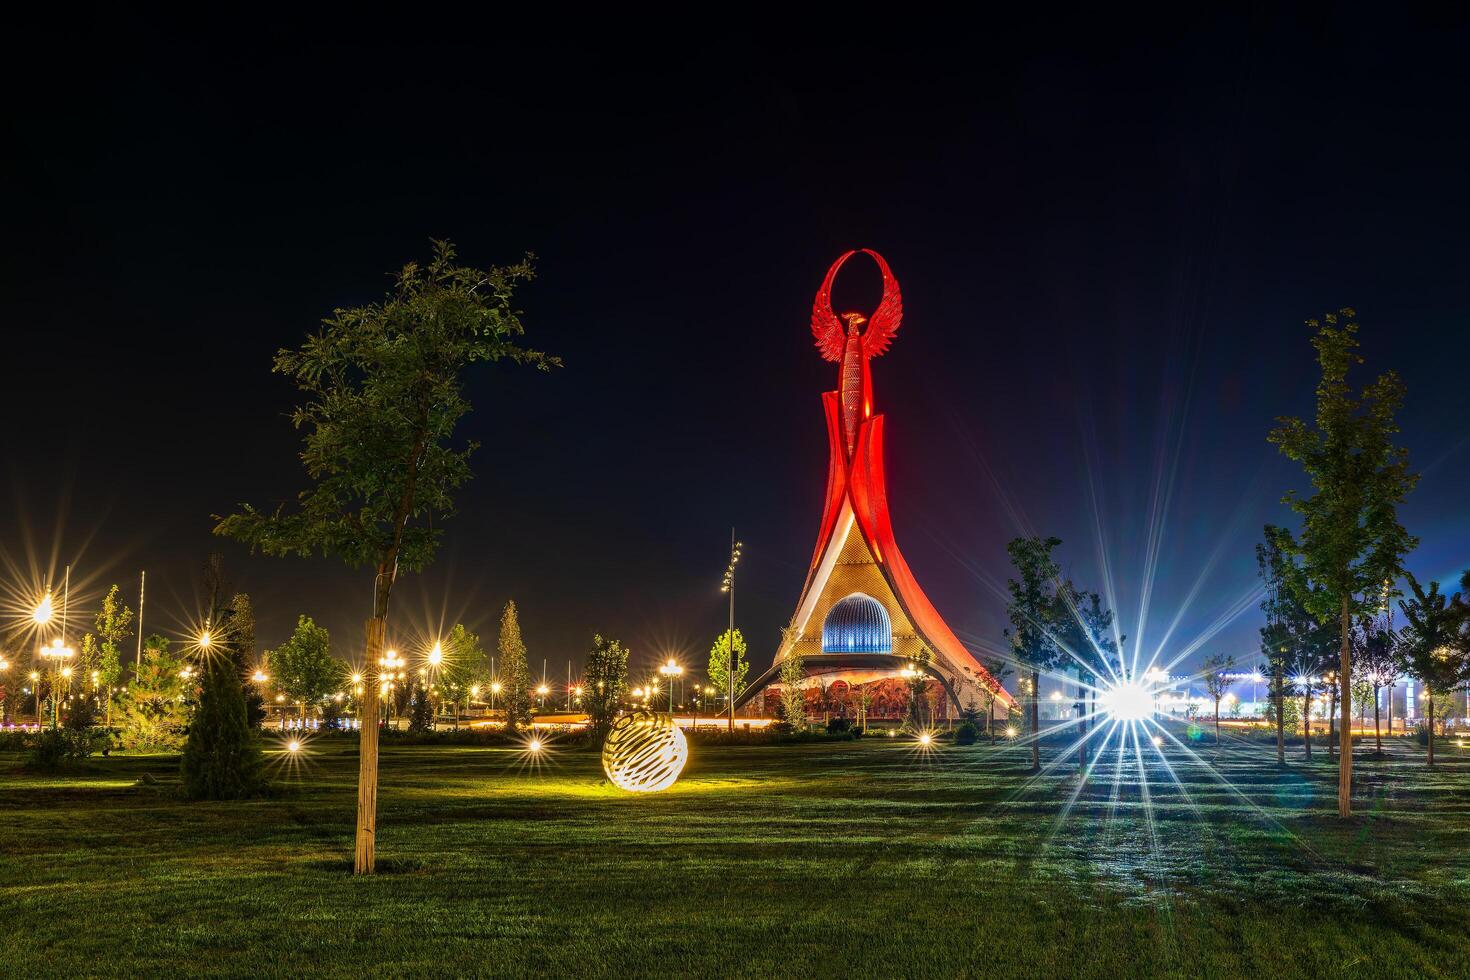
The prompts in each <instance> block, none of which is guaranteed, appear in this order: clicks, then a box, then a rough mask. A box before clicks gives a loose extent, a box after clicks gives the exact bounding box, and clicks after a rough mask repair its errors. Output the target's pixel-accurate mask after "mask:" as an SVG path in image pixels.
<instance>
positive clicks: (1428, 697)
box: [1424, 684, 1434, 769]
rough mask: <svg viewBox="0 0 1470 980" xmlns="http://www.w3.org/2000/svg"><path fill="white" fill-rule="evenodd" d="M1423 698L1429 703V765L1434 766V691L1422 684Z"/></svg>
mask: <svg viewBox="0 0 1470 980" xmlns="http://www.w3.org/2000/svg"><path fill="white" fill-rule="evenodd" d="M1424 700H1425V702H1426V703H1428V705H1429V727H1428V731H1429V766H1430V768H1431V769H1432V768H1434V692H1433V691H1431V690H1430V689H1429V685H1428V684H1425V685H1424Z"/></svg>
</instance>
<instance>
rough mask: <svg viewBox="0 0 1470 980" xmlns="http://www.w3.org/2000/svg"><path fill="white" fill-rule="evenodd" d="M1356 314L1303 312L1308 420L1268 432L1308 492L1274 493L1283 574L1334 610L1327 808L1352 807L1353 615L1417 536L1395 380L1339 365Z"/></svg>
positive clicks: (1306, 597)
mask: <svg viewBox="0 0 1470 980" xmlns="http://www.w3.org/2000/svg"><path fill="white" fill-rule="evenodd" d="M1356 317H1357V314H1356V313H1355V312H1354V311H1353V310H1351V309H1346V308H1345V309H1342V310H1340V311H1339V312H1338V313H1336V314H1333V313H1329V314H1327V315H1326V316H1325V317H1323V319H1322V321H1321V322H1319V321H1317V320H1308V321H1307V325H1308V326H1309V327H1311V328H1312V329H1313V330H1314V331H1316V335H1315V336H1314V337H1313V338H1312V346H1313V347H1314V348H1316V351H1317V363H1318V364H1319V365H1320V367H1321V370H1322V378H1321V381H1320V382H1319V383H1318V385H1317V392H1316V394H1317V412H1316V416H1315V418H1314V419H1313V420H1312V422H1310V423H1309V422H1307V421H1305V420H1303V419H1299V418H1288V417H1280V418H1278V419H1277V420H1276V421H1277V423H1278V424H1277V427H1276V428H1275V429H1273V430H1271V433H1270V435H1269V437H1268V438H1269V440H1270V441H1271V442H1272V443H1274V444H1275V445H1276V446H1277V448H1279V449H1280V450H1281V452H1282V453H1283V454H1284V455H1285V456H1287V457H1288V458H1289V459H1292V460H1294V461H1296V462H1298V463H1300V464H1301V466H1302V470H1303V471H1304V473H1305V475H1306V476H1307V478H1308V479H1309V480H1310V481H1311V484H1312V488H1313V491H1314V492H1313V493H1312V495H1311V496H1307V497H1303V496H1300V495H1298V494H1297V493H1296V492H1295V491H1291V492H1288V493H1287V494H1286V496H1285V498H1284V502H1285V503H1287V504H1288V505H1290V507H1291V508H1292V510H1294V511H1295V512H1296V513H1297V514H1299V515H1301V519H1302V526H1301V531H1300V534H1299V536H1298V537H1297V538H1296V539H1292V538H1291V537H1290V536H1286V537H1285V538H1284V541H1285V542H1286V544H1287V547H1286V550H1287V551H1288V552H1289V553H1290V554H1292V555H1293V556H1294V558H1296V559H1297V560H1298V561H1299V562H1300V572H1301V574H1300V575H1294V576H1292V577H1291V579H1290V581H1291V583H1292V584H1293V587H1294V588H1296V590H1297V591H1298V592H1299V593H1300V595H1301V598H1302V601H1303V602H1304V603H1305V604H1306V605H1307V606H1308V608H1310V609H1311V610H1312V612H1313V613H1314V614H1315V615H1316V616H1317V618H1318V619H1319V620H1326V619H1330V618H1333V617H1335V618H1336V619H1337V634H1338V645H1339V657H1338V659H1339V664H1338V668H1337V678H1338V683H1339V689H1338V700H1339V703H1340V706H1341V709H1342V731H1341V733H1340V734H1341V739H1342V764H1341V767H1340V768H1339V771H1338V782H1337V813H1338V816H1341V817H1348V816H1351V815H1352V770H1353V740H1352V723H1351V718H1352V689H1351V683H1352V645H1351V634H1352V626H1353V619H1354V617H1356V616H1358V615H1362V614H1365V613H1369V612H1371V611H1372V610H1373V609H1374V608H1376V607H1377V606H1378V605H1379V600H1378V597H1379V596H1381V594H1382V591H1383V588H1384V583H1385V582H1393V581H1394V580H1395V579H1397V577H1398V576H1399V575H1400V574H1401V573H1402V571H1403V559H1404V556H1405V555H1406V554H1408V553H1409V552H1410V551H1412V550H1413V549H1414V547H1415V546H1416V545H1417V543H1418V541H1417V539H1415V538H1414V537H1412V536H1411V535H1410V534H1409V533H1408V532H1407V531H1406V530H1404V527H1403V525H1401V524H1400V523H1399V521H1398V505H1399V504H1401V503H1403V501H1404V499H1405V497H1407V496H1408V494H1409V491H1411V490H1412V489H1413V488H1414V485H1415V484H1416V483H1417V482H1418V480H1419V477H1418V476H1417V475H1416V474H1413V473H1410V472H1409V457H1408V451H1407V450H1405V449H1400V448H1398V447H1396V446H1394V444H1393V437H1394V435H1395V434H1396V433H1397V432H1398V423H1397V422H1396V421H1395V419H1394V416H1395V415H1396V414H1397V413H1398V410H1399V408H1400V406H1402V404H1403V400H1404V384H1403V382H1402V381H1401V380H1400V379H1399V376H1398V374H1397V373H1396V372H1394V371H1388V372H1386V373H1384V374H1382V375H1380V376H1379V377H1378V378H1377V379H1376V380H1374V381H1373V382H1372V383H1370V384H1369V385H1368V386H1367V387H1365V388H1364V389H1363V390H1362V391H1361V392H1360V393H1354V392H1353V390H1352V388H1351V386H1350V385H1349V383H1348V372H1349V370H1350V369H1351V367H1352V366H1353V365H1354V364H1361V363H1362V362H1363V358H1362V357H1361V356H1360V355H1359V354H1358V353H1357V348H1358V346H1359V344H1358V340H1357V332H1358V324H1357V322H1356Z"/></svg>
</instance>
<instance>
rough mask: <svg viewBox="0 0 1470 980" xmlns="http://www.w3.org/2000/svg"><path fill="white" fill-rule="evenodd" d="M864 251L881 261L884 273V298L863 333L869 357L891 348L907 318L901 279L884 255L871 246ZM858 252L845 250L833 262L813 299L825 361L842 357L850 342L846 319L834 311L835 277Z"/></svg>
mask: <svg viewBox="0 0 1470 980" xmlns="http://www.w3.org/2000/svg"><path fill="white" fill-rule="evenodd" d="M863 251H864V252H865V253H867V254H868V255H870V256H872V258H873V261H874V262H876V263H878V271H879V273H881V274H882V276H883V299H882V300H880V301H879V303H878V308H877V309H876V310H874V311H873V315H872V316H871V317H870V318H869V320H868V329H867V330H866V331H864V333H863V336H862V350H863V358H864V359H868V358H873V357H877V356H878V355H879V354H882V353H883V352H884V351H886V350H888V345H889V344H890V343H891V342H892V340H893V335H894V334H895V333H897V332H898V325H899V323H901V322H902V321H903V296H902V294H901V293H900V292H899V288H898V280H897V279H896V278H894V275H893V272H892V271H891V270H890V269H889V268H888V263H887V262H886V261H884V259H883V256H881V255H879V254H878V253H877V252H875V251H873V250H872V249H871V248H865V249H863ZM856 254H857V253H856V252H855V251H850V252H844V253H843V254H842V255H840V256H839V257H838V259H837V261H836V262H833V263H832V267H831V268H830V269H828V270H827V277H826V278H825V279H823V280H822V288H821V289H818V290H817V295H816V298H815V299H814V300H813V301H812V336H813V337H815V338H816V341H817V350H818V351H820V352H821V354H822V357H823V359H824V360H828V361H840V360H842V354H843V350H844V348H845V346H846V344H847V332H846V331H845V330H843V327H842V320H841V319H839V318H838V316H837V314H835V313H833V312H832V280H833V279H835V278H836V277H837V270H838V269H840V268H842V266H843V264H844V263H845V262H847V260H848V259H850V258H852V257H853V256H854V255H856Z"/></svg>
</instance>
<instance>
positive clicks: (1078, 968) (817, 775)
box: [0, 739, 1470, 980]
mask: <svg viewBox="0 0 1470 980" xmlns="http://www.w3.org/2000/svg"><path fill="white" fill-rule="evenodd" d="M911 746H912V743H910V742H907V741H905V740H898V739H892V740H890V739H869V740H867V741H864V742H860V743H858V742H841V743H838V742H833V743H817V744H803V745H786V746H761V747H724V746H721V747H717V746H695V748H694V752H693V755H692V760H691V762H690V765H689V768H688V769H687V770H686V772H685V775H684V777H683V778H682V779H681V780H680V782H679V783H678V784H677V785H676V786H675V787H674V788H673V789H672V790H670V791H669V792H667V793H664V794H662V795H658V796H647V797H645V796H629V795H625V794H622V793H619V792H618V791H615V790H613V789H612V788H610V787H608V786H607V785H606V784H604V783H603V782H602V780H601V774H600V769H599V765H598V759H597V756H596V754H595V753H592V752H585V751H562V752H558V753H556V754H555V755H554V756H552V757H551V759H550V760H549V762H548V764H545V765H542V766H541V767H539V768H531V767H528V766H526V765H525V762H524V760H523V759H522V757H521V756H520V755H519V754H518V753H516V752H515V751H513V750H510V749H504V748H470V747H443V746H419V747H405V746H390V747H388V748H386V749H385V752H384V755H383V792H382V802H381V816H380V819H381V833H380V839H379V854H380V856H381V862H382V870H383V873H381V874H379V875H378V876H376V877H373V878H362V879H355V878H353V877H352V876H351V875H350V874H348V860H349V857H350V851H351V838H352V819H353V799H354V795H353V793H354V789H353V788H354V780H355V774H356V769H355V767H356V757H355V754H352V752H351V743H347V742H342V741H336V742H333V741H330V740H328V739H318V740H317V741H316V742H315V743H313V745H312V754H311V756H310V759H309V760H308V761H307V762H305V763H304V765H303V766H302V767H301V768H300V770H299V771H298V772H296V773H295V774H293V773H291V772H290V771H289V770H282V773H281V776H280V779H281V781H282V782H283V783H287V784H290V785H294V786H295V789H293V790H292V791H291V792H290V793H288V794H287V795H286V796H284V797H283V798H281V799H275V800H270V801H263V802H258V803H244V804H239V803H232V804H210V803H205V804H189V803H184V802H182V801H180V800H179V799H177V798H176V796H175V795H174V790H175V786H176V782H175V773H176V770H177V761H176V759H173V758H169V757H151V758H125V757H119V756H114V757H112V758H110V759H98V760H95V761H94V762H91V763H88V764H87V765H86V766H85V767H84V768H83V769H81V770H79V771H77V772H72V773H67V774H64V775H39V774H32V773H28V772H25V771H24V770H22V769H21V768H20V767H19V763H20V760H19V758H18V757H15V756H0V841H3V846H0V923H3V933H0V934H3V937H4V938H3V941H0V975H6V976H21V975H54V974H67V975H72V976H81V975H108V974H131V975H135V976H138V975H170V974H172V975H178V974H181V973H190V974H218V975H246V974H253V975H257V976H260V975H268V976H275V975H281V974H286V973H291V974H296V975H302V976H321V975H357V976H363V975H368V974H370V973H372V974H378V975H404V974H409V975H423V976H429V975H434V976H458V975H465V974H472V973H484V974H498V975H516V976H530V975H536V976H547V977H552V976H578V977H582V976H608V975H622V976H634V975H646V974H674V975H681V976H716V975H732V974H733V975H744V976H795V975H805V976H822V977H826V976H854V975H862V976H906V977H912V976H931V975H934V976H961V975H979V974H994V975H1009V976H1021V977H1027V978H1029V977H1033V976H1034V977H1038V978H1040V977H1068V976H1084V977H1093V976H1095V977H1107V978H1120V977H1133V976H1149V977H1173V976H1207V977H1240V976H1254V975H1261V976H1269V977H1271V978H1273V980H1280V978H1285V977H1294V976H1349V975H1351V976H1355V977H1384V976H1404V977H1421V976H1467V975H1470V752H1467V750H1465V749H1460V748H1456V747H1455V745H1454V743H1453V741H1451V742H1450V743H1449V744H1448V745H1447V746H1444V750H1443V751H1444V755H1443V762H1442V765H1441V766H1440V767H1439V768H1437V769H1436V770H1435V771H1434V772H1433V773H1430V772H1428V771H1426V770H1425V768H1424V767H1423V764H1422V754H1421V751H1420V750H1419V749H1418V748H1417V747H1414V746H1411V745H1408V744H1400V745H1397V746H1396V747H1395V748H1394V750H1393V751H1394V756H1395V757H1394V758H1391V759H1389V760H1384V761H1377V760H1370V759H1361V760H1359V762H1358V764H1357V767H1358V772H1359V773H1360V775H1361V777H1362V778H1361V786H1360V791H1359V797H1360V799H1359V807H1360V811H1361V814H1362V815H1361V816H1360V817H1358V818H1357V819H1355V820H1353V821H1352V822H1349V823H1342V822H1339V821H1338V820H1337V819H1336V818H1335V816H1332V815H1331V813H1332V812H1333V810H1332V808H1333V805H1334V802H1335V795H1334V789H1333V786H1334V783H1335V773H1336V770H1335V768H1332V767H1329V765H1328V763H1327V762H1326V761H1325V759H1320V757H1319V761H1318V762H1317V763H1316V764H1315V765H1314V766H1312V767H1304V766H1303V765H1302V764H1301V763H1300V761H1299V760H1296V759H1294V760H1293V762H1292V764H1291V765H1290V767H1289V768H1288V769H1287V770H1285V771H1280V770H1278V769H1277V768H1276V767H1275V764H1274V760H1273V758H1272V757H1271V755H1269V754H1268V752H1267V751H1266V750H1265V749H1263V748H1256V747H1247V746H1236V747H1231V748H1228V749H1227V751H1225V752H1224V753H1223V754H1222V755H1221V757H1220V760H1219V762H1218V764H1216V765H1214V766H1210V765H1205V764H1201V763H1199V762H1193V761H1191V760H1189V759H1188V757H1187V754H1186V753H1185V752H1183V751H1181V750H1180V749H1177V748H1174V747H1169V748H1168V749H1166V752H1167V756H1168V758H1169V761H1170V763H1171V764H1172V767H1173V774H1172V775H1171V773H1170V771H1169V770H1168V769H1167V768H1166V767H1164V766H1163V765H1161V764H1158V763H1153V762H1147V761H1146V765H1145V768H1144V774H1145V775H1146V778H1145V779H1140V778H1139V776H1140V770H1139V765H1138V762H1137V761H1135V760H1134V759H1133V758H1132V756H1129V757H1128V758H1127V759H1126V760H1125V761H1124V764H1122V765H1121V766H1120V765H1119V764H1118V760H1117V759H1116V757H1110V758H1108V759H1106V760H1104V761H1103V762H1101V763H1100V764H1099V767H1098V769H1097V770H1096V771H1095V772H1094V774H1093V777H1092V778H1091V779H1090V780H1089V781H1088V782H1087V783H1086V784H1085V785H1084V784H1080V783H1079V780H1078V779H1077V777H1076V774H1075V766H1072V765H1067V766H1065V767H1062V768H1059V769H1057V770H1056V771H1055V772H1052V773H1050V774H1048V775H1046V776H1043V777H1041V778H1039V779H1031V778H1029V777H1027V776H1026V775H1025V774H1024V773H1022V772H1021V766H1022V765H1023V758H1022V751H1021V750H1020V749H1018V748H1014V747H1011V746H995V747H992V746H987V745H979V746H973V747H968V748H960V747H954V746H946V747H944V748H941V749H940V750H939V751H937V752H935V753H932V754H930V755H928V756H922V755H919V754H917V753H915V752H914V751H913V749H912V747H911ZM1144 748H1145V749H1146V750H1147V751H1145V752H1144V753H1143V755H1144V757H1145V760H1147V759H1148V757H1149V756H1151V755H1152V750H1151V747H1149V746H1147V745H1145V746H1144ZM1196 748H1197V749H1198V750H1199V751H1200V752H1202V753H1203V755H1204V758H1205V759H1206V760H1208V759H1210V758H1212V756H1213V754H1214V753H1213V749H1211V748H1210V747H1209V746H1208V745H1207V744H1205V745H1196ZM145 774H151V775H152V777H153V779H154V781H153V782H151V783H150V782H148V781H147V780H146V779H144V780H143V782H142V784H141V785H140V779H142V778H143V777H144V775H145ZM1176 779H1177V782H1176ZM1069 804H1070V805H1069Z"/></svg>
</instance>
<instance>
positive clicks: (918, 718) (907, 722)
mask: <svg viewBox="0 0 1470 980" xmlns="http://www.w3.org/2000/svg"><path fill="white" fill-rule="evenodd" d="M929 664H930V659H929V649H928V648H927V647H919V655H918V656H916V657H915V658H914V663H913V666H912V668H911V669H910V670H908V671H907V673H906V679H905V684H904V686H906V687H907V688H908V702H909V703H908V715H907V717H906V718H905V719H904V727H905V728H908V729H910V730H912V731H916V732H918V731H923V730H924V729H925V728H927V727H928V725H927V724H926V723H925V720H924V715H923V712H922V711H921V710H920V706H921V705H923V704H924V695H925V694H926V693H927V692H928V689H929Z"/></svg>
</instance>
